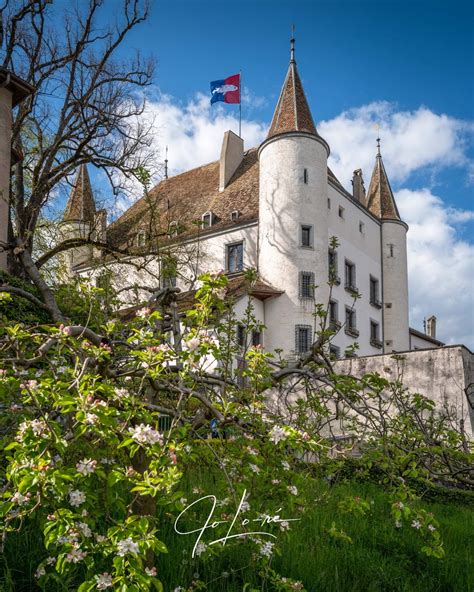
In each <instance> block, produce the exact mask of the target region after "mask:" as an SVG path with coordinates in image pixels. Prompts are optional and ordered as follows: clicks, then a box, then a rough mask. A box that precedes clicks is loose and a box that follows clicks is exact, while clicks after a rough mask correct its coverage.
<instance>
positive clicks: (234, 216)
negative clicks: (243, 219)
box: [230, 210, 240, 222]
mask: <svg viewBox="0 0 474 592" xmlns="http://www.w3.org/2000/svg"><path fill="white" fill-rule="evenodd" d="M239 218H240V212H239V210H234V211H233V212H231V214H230V219H231V220H232V222H237V220H238V219H239Z"/></svg>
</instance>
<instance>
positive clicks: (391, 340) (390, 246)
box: [382, 221, 410, 352]
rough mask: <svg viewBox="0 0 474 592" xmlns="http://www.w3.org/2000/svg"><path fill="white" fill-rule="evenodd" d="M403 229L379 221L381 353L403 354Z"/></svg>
mask: <svg viewBox="0 0 474 592" xmlns="http://www.w3.org/2000/svg"><path fill="white" fill-rule="evenodd" d="M406 233H407V227H406V225H405V224H404V223H403V222H395V221H390V222H383V224H382V250H383V262H382V265H383V280H384V281H383V294H384V318H385V321H384V324H385V335H384V344H385V351H386V352H392V351H406V350H408V349H409V348H410V337H409V334H408V269H407V241H406Z"/></svg>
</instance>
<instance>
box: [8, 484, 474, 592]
mask: <svg viewBox="0 0 474 592" xmlns="http://www.w3.org/2000/svg"><path fill="white" fill-rule="evenodd" d="M198 481H199V480H198ZM210 481H211V480H210V479H209V478H205V477H204V476H203V477H202V479H201V482H196V479H195V478H193V487H195V486H196V485H200V486H201V487H202V489H204V491H205V494H208V493H214V491H213V486H212V483H211V482H210ZM307 489H308V493H309V494H310V499H313V500H315V501H314V505H313V506H312V507H311V508H310V509H309V510H310V511H309V512H307V513H306V514H305V518H304V520H302V521H300V522H294V523H293V526H292V528H291V531H290V534H289V535H288V538H287V537H286V535H282V536H281V537H280V541H281V542H282V546H281V550H282V553H281V555H280V556H275V557H274V558H273V560H272V567H274V568H275V569H276V570H277V571H278V572H279V573H281V574H282V575H283V576H286V577H291V578H294V579H296V580H300V581H302V582H303V583H304V585H305V587H306V589H307V590H308V591H312V592H336V591H337V592H349V591H353V592H389V591H397V592H401V591H407V592H408V591H410V592H437V591H439V592H450V591H452V592H473V590H474V563H473V561H474V560H473V555H474V520H473V515H474V512H473V510H472V508H467V507H464V506H463V505H462V504H454V503H449V504H443V503H430V504H428V507H427V506H426V505H425V507H427V509H429V510H430V511H433V512H434V513H435V515H436V517H437V519H438V520H439V522H440V530H441V533H442V536H443V540H444V546H445V551H446V557H445V559H443V560H439V559H434V558H430V557H426V556H425V555H423V554H422V553H421V552H420V546H421V545H420V541H419V540H418V538H417V536H416V533H415V532H414V531H413V529H411V528H410V527H403V528H402V529H400V530H397V529H395V528H394V527H393V520H392V519H391V517H390V513H389V504H388V498H387V495H386V494H385V493H384V492H383V491H382V490H381V489H380V487H379V486H377V485H375V484H371V483H358V482H350V483H341V484H338V485H335V486H333V487H331V488H329V487H328V485H327V484H326V483H325V482H323V481H316V480H314V481H310V482H308V483H307ZM191 490H192V487H190V488H189V491H188V492H186V493H185V496H186V497H187V498H188V502H191V501H193V500H195V499H197V498H198V497H200V495H197V494H193V493H192V491H191ZM348 495H352V496H355V495H358V496H360V497H362V498H364V499H367V500H373V502H374V503H373V504H372V505H371V510H370V512H369V515H368V516H366V517H358V516H354V515H353V514H349V515H348V514H345V515H341V514H340V513H338V511H337V505H338V503H339V502H340V501H341V499H343V498H344V497H345V496H348ZM321 498H322V499H321ZM318 499H319V501H316V500H318ZM250 501H252V500H251V499H250ZM204 509H205V508H203V510H204ZM206 511H207V510H206ZM203 514H205V512H203ZM281 514H282V515H283V514H284V512H283V511H282V512H281ZM176 515H177V512H176V513H174V514H173V515H171V514H167V513H166V512H165V511H163V515H162V516H161V518H162V520H160V523H161V524H164V525H165V528H164V529H163V530H162V531H161V533H160V538H161V539H162V540H164V541H165V543H166V544H167V546H168V549H169V554H168V555H161V556H160V557H159V559H158V562H157V567H158V571H159V575H160V577H161V580H162V581H163V583H164V589H165V591H166V592H168V591H172V590H173V589H174V588H175V587H176V586H180V585H181V586H184V587H186V586H188V585H189V584H190V583H191V581H192V580H193V578H197V577H199V579H200V580H203V581H205V582H206V583H208V587H207V588H206V589H207V590H208V591H209V592H225V591H229V592H231V591H232V592H233V591H242V589H243V584H244V583H245V582H251V583H252V584H253V586H254V587H255V588H256V589H262V590H268V591H269V592H270V591H271V590H272V588H269V587H263V588H261V587H260V584H259V583H258V582H259V581H260V580H259V578H258V575H257V574H256V573H255V572H256V570H255V564H254V562H253V561H252V553H253V552H254V550H255V545H253V544H252V543H249V542H241V543H234V544H230V545H229V546H228V547H226V551H225V553H224V555H219V556H212V557H209V558H208V559H206V560H203V559H199V558H197V559H194V560H193V559H191V549H192V546H193V544H194V541H195V538H194V537H195V535H189V536H179V535H177V534H176V533H175V532H174V531H173V521H174V517H175V516H176ZM292 517H298V513H297V510H295V511H294V512H292ZM333 521H335V522H336V525H337V527H338V528H342V529H343V530H344V531H345V532H346V533H347V534H348V535H349V536H350V537H351V538H352V539H353V543H352V544H351V543H347V542H344V541H340V540H335V539H333V538H331V537H330V536H329V535H328V534H327V530H328V529H329V528H330V527H331V523H332V522H333ZM210 538H211V539H212V536H210V535H207V534H206V535H205V539H204V540H207V541H209V539H210ZM40 540H41V539H40V533H37V532H35V531H34V530H33V529H30V530H27V531H25V532H24V533H23V534H22V535H19V536H17V537H9V539H8V544H7V548H6V552H5V556H4V558H3V561H2V564H3V565H2V573H1V575H0V591H1V592H13V591H15V592H20V591H22V592H23V591H30V590H31V591H33V590H35V589H37V588H36V587H35V585H34V579H33V577H32V573H33V572H34V570H35V569H36V565H37V563H38V562H39V560H40V559H42V558H43V557H44V551H42V549H41V547H40V544H39V541H40ZM223 573H224V574H225V573H227V574H228V575H224V576H222V574H223ZM196 574H199V576H197V575H196ZM74 589H75V586H74V584H73V583H70V582H62V583H58V587H57V588H56V590H74ZM52 592H53V591H52Z"/></svg>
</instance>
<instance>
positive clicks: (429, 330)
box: [426, 315, 436, 339]
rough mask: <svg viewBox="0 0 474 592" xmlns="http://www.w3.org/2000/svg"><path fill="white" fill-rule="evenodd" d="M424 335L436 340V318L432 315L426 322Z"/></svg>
mask: <svg viewBox="0 0 474 592" xmlns="http://www.w3.org/2000/svg"><path fill="white" fill-rule="evenodd" d="M426 334H427V335H428V336H429V337H432V338H433V339H436V317H435V316H434V315H432V316H431V317H430V318H429V319H427V320H426Z"/></svg>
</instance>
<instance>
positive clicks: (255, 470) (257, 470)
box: [249, 464, 260, 474]
mask: <svg viewBox="0 0 474 592" xmlns="http://www.w3.org/2000/svg"><path fill="white" fill-rule="evenodd" d="M249 466H250V470H251V471H253V472H254V473H257V474H258V473H260V467H259V466H257V465H253V464H250V465H249Z"/></svg>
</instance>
